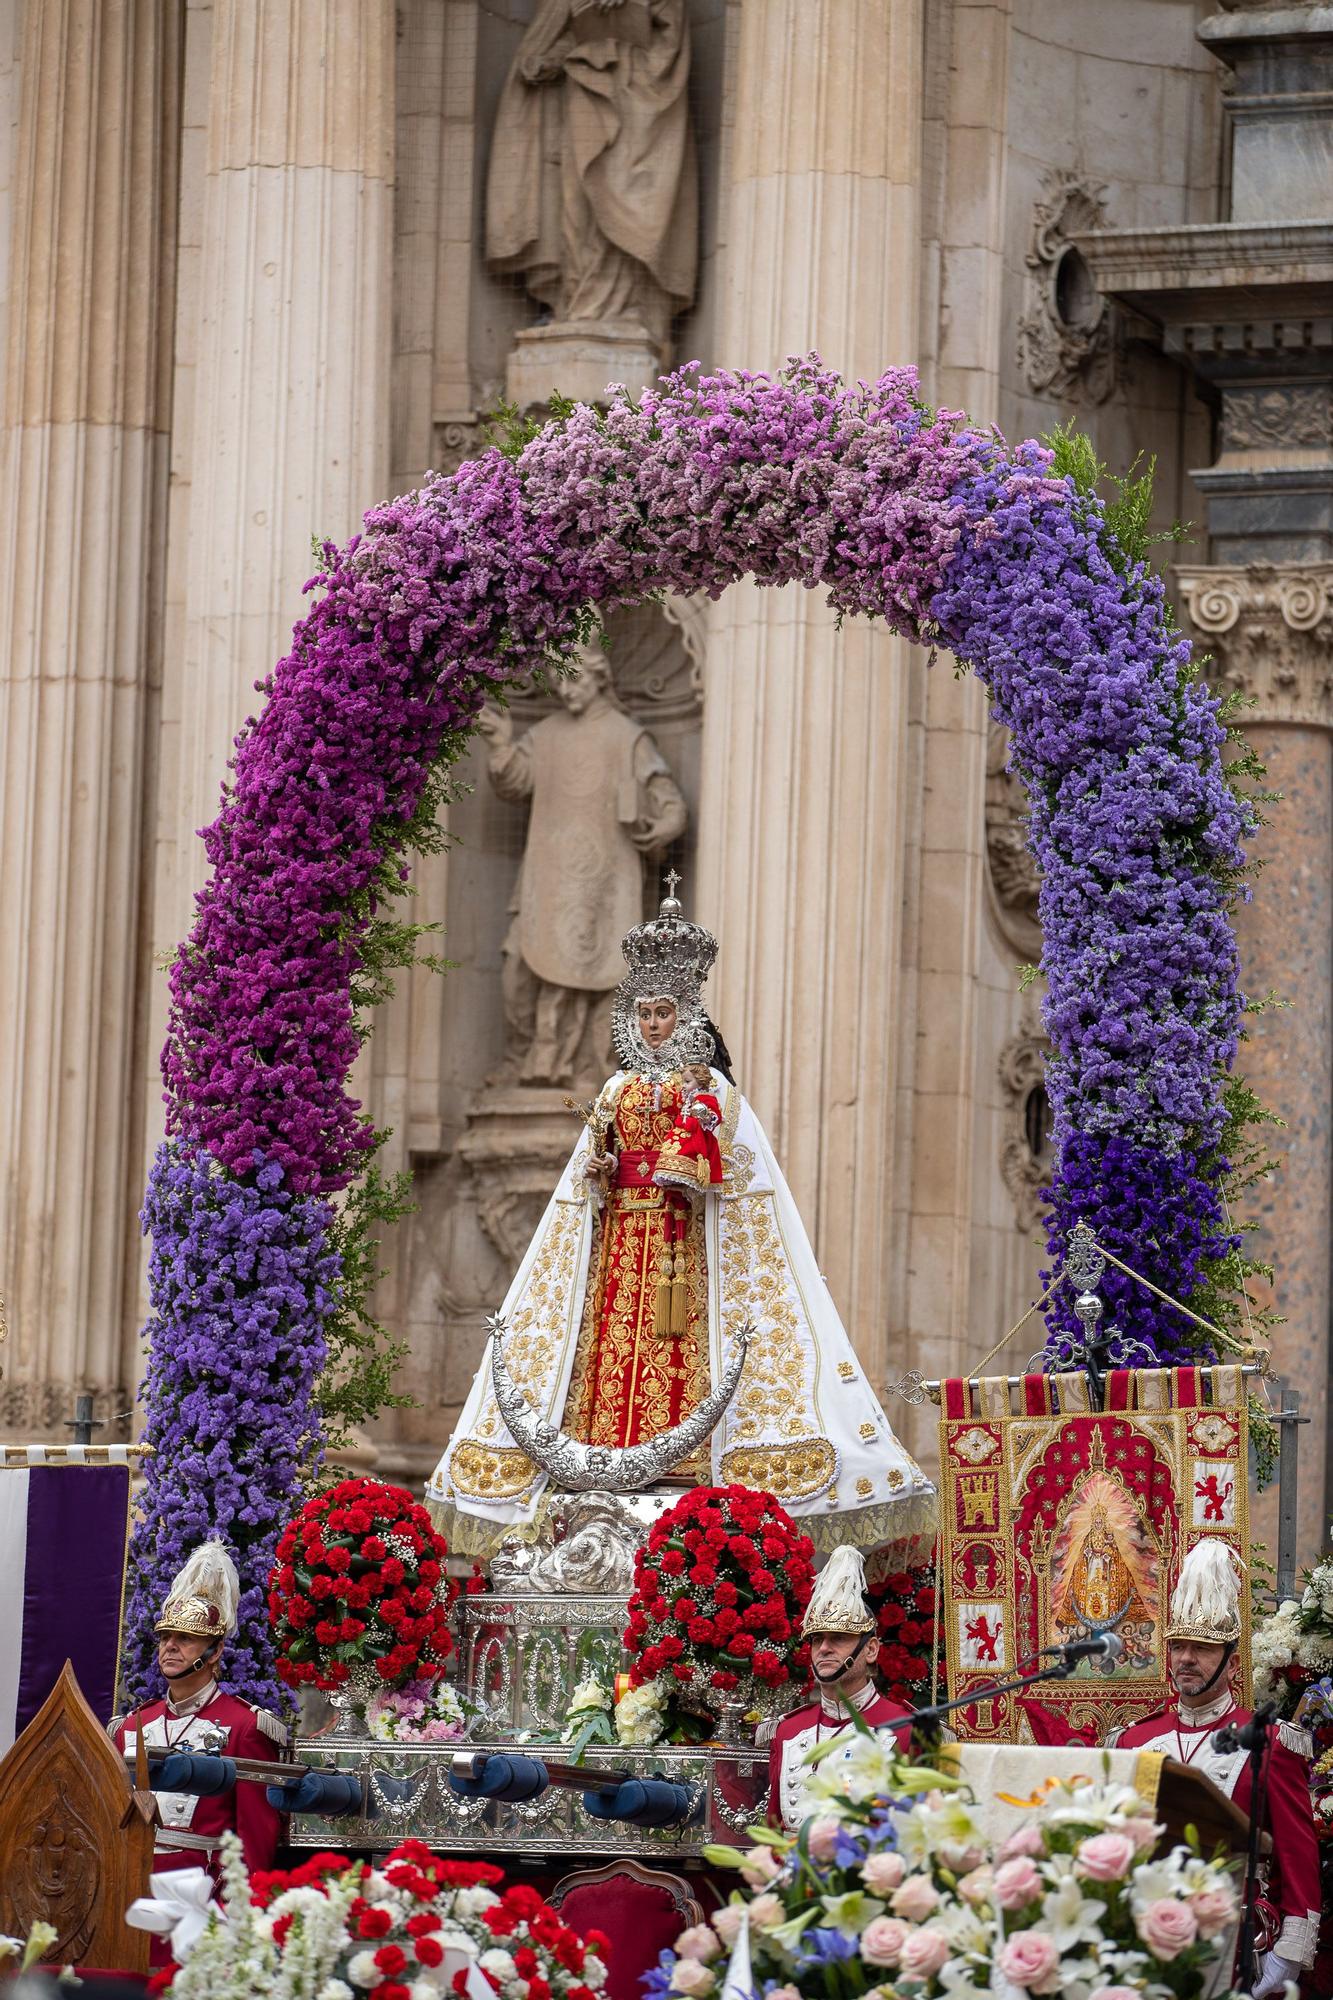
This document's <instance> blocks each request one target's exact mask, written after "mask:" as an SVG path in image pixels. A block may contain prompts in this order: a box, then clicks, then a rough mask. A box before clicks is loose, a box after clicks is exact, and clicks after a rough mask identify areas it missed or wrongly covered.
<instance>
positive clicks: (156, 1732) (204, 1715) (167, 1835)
mask: <svg viewBox="0 0 1333 2000" xmlns="http://www.w3.org/2000/svg"><path fill="white" fill-rule="evenodd" d="M186 1708H188V1710H189V1713H188V1714H187V1713H186V1712H185V1709H186ZM140 1728H142V1730H143V1733H144V1740H145V1742H146V1743H147V1745H148V1747H149V1748H150V1749H159V1748H169V1749H173V1750H177V1749H179V1750H195V1751H205V1752H211V1753H212V1754H214V1755H217V1756H222V1757H256V1758H262V1759H264V1760H265V1761H267V1762H269V1763H272V1762H274V1761H275V1760H276V1759H277V1758H278V1757H279V1755H280V1751H281V1745H282V1742H283V1740H284V1738H285V1734H286V1732H285V1731H284V1729H283V1727H282V1724H281V1723H280V1722H279V1721H278V1719H277V1717H276V1716H273V1715H270V1714H269V1713H268V1711H267V1710H266V1709H262V1708H256V1707H255V1706H254V1704H253V1702H248V1701H242V1700H241V1699H240V1697H239V1696H238V1695H234V1694H219V1693H218V1692H217V1691H216V1690H214V1691H213V1692H212V1693H211V1694H209V1693H208V1692H207V1690H206V1691H205V1699H204V1700H203V1701H202V1702H200V1703H198V1704H197V1705H196V1704H195V1703H193V1702H192V1703H187V1704H183V1705H182V1708H181V1709H179V1710H178V1709H174V1708H172V1707H171V1706H170V1705H169V1704H168V1703H167V1702H165V1701H150V1702H147V1703H145V1705H144V1706H143V1707H142V1708H138V1709H135V1710H134V1711H133V1713H131V1714H130V1715H127V1716H125V1717H124V1719H123V1720H122V1721H118V1722H116V1723H114V1724H113V1725H112V1733H113V1735H114V1737H115V1741H116V1744H117V1747H118V1748H120V1749H121V1750H127V1749H128V1750H132V1749H133V1748H134V1738H135V1734H136V1731H137V1730H139V1729H140ZM157 1802H158V1807H159V1809H160V1811H161V1814H162V1824H161V1826H160V1827H159V1828H158V1833H157V1844H156V1846H155V1847H154V1850H153V1870H154V1873H156V1874H161V1873H164V1872H165V1871H166V1870H167V1869H170V1868H208V1869H211V1870H212V1872H213V1874H214V1875H215V1876H216V1874H217V1863H218V1845H219V1843H220V1841H221V1839H222V1836H223V1834H224V1833H227V1832H233V1833H236V1834H238V1835H239V1836H240V1842H241V1847H242V1850H243V1851H244V1854H245V1865H246V1867H247V1868H248V1869H250V1870H251V1871H253V1870H254V1869H256V1868H271V1867H272V1866H273V1858H274V1855H275V1854H276V1853H277V1849H278V1839H279V1834H280V1829H281V1824H282V1819H281V1815H280V1814H279V1813H278V1812H277V1811H276V1810H275V1809H274V1807H272V1806H271V1805H270V1804H269V1802H268V1800H267V1799H266V1798H265V1796H264V1787H263V1786H262V1785H260V1784H255V1783H251V1782H248V1781H246V1780H242V1781H241V1782H239V1783H238V1784H237V1786H236V1788H235V1790H234V1791H231V1792H223V1793H221V1794H220V1795H219V1796H218V1797H217V1798H212V1799H196V1798H190V1797H188V1796H187V1795H186V1794H185V1793H183V1792H158V1794H157Z"/></svg>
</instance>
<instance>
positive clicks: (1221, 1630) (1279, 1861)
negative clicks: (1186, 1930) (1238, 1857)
mask: <svg viewBox="0 0 1333 2000" xmlns="http://www.w3.org/2000/svg"><path fill="white" fill-rule="evenodd" d="M1240 1634H1241V1619H1240V1577H1239V1576H1238V1574H1237V1572H1236V1567H1235V1564H1234V1562H1233V1561H1232V1557H1231V1551H1230V1549H1229V1548H1228V1547H1227V1545H1226V1543H1225V1542H1222V1541H1217V1540H1214V1539H1208V1538H1205V1539H1204V1540H1203V1541H1200V1542H1196V1543H1195V1545H1194V1547H1193V1548H1192V1549H1191V1550H1190V1551H1189V1554H1188V1555H1187V1556H1186V1557H1185V1560H1184V1562H1183V1563H1182V1564H1181V1567H1180V1576H1179V1579H1178V1581H1177V1583H1176V1588H1175V1591H1174V1593H1173V1595H1172V1598H1171V1622H1170V1624H1169V1625H1168V1626H1167V1632H1166V1639H1167V1647H1166V1657H1167V1670H1168V1672H1169V1673H1170V1675H1171V1680H1172V1683H1173V1684H1174V1686H1175V1690H1176V1701H1175V1704H1174V1706H1173V1707H1171V1708H1167V1709H1162V1710H1161V1711H1160V1712H1159V1713H1158V1714H1156V1715H1149V1716H1146V1717H1145V1718H1144V1720H1143V1721H1142V1722H1134V1723H1131V1724H1130V1726H1129V1727H1128V1728H1127V1729H1121V1730H1116V1731H1113V1732H1112V1734H1111V1735H1110V1736H1108V1737H1107V1739H1106V1745H1107V1748H1108V1749H1115V1748H1118V1749H1121V1750H1157V1751H1161V1752H1164V1753H1165V1755H1167V1756H1168V1757H1175V1758H1178V1759H1179V1761H1180V1762H1181V1763H1182V1764H1191V1765H1193V1767H1194V1769H1195V1770H1196V1771H1202V1772H1203V1773H1204V1775H1205V1776H1206V1777H1209V1778H1211V1779H1212V1781H1213V1783H1214V1784H1215V1785H1220V1787H1221V1788H1222V1790H1223V1791H1224V1792H1225V1793H1226V1794H1227V1796H1228V1798H1232V1799H1234V1800H1235V1801H1236V1804H1237V1805H1238V1806H1239V1807H1240V1808H1241V1811H1242V1812H1246V1813H1248V1812H1249V1810H1250V1758H1249V1753H1248V1751H1245V1750H1233V1751H1220V1750H1217V1749H1215V1748H1214V1747H1213V1735H1214V1733H1215V1731H1217V1730H1218V1729H1221V1728H1222V1727H1223V1725H1224V1724H1233V1725H1238V1724H1240V1723H1244V1722H1248V1721H1249V1720H1250V1714H1251V1711H1250V1710H1249V1709H1248V1708H1238V1707H1237V1705H1236V1700H1235V1695H1234V1693H1233V1691H1232V1679H1233V1676H1234V1673H1235V1668H1236V1647H1237V1645H1238V1644H1239V1642H1240ZM1310 1751H1311V1743H1310V1738H1309V1736H1308V1735H1307V1734H1306V1732H1305V1731H1304V1730H1302V1729H1296V1728H1293V1726H1292V1725H1291V1724H1290V1723H1288V1722H1280V1723H1278V1724H1277V1726H1276V1727H1275V1729H1274V1730H1273V1732H1272V1733H1271V1735H1270V1736H1269V1740H1268V1748H1267V1750H1266V1751H1265V1753H1264V1756H1265V1762H1264V1772H1263V1779H1262V1783H1261V1787H1260V1803H1259V1810H1260V1812H1261V1813H1262V1815H1263V1820H1264V1824H1265V1825H1266V1827H1267V1829H1268V1831H1269V1832H1270V1833H1271V1834H1272V1836H1273V1856H1272V1861H1271V1863H1270V1865H1269V1878H1268V1884H1267V1900H1268V1902H1269V1904H1270V1905H1271V1906H1272V1910H1273V1912H1274V1915H1275V1923H1274V1925H1273V1926H1272V1929H1273V1930H1274V1931H1275V1935H1273V1937H1272V1944H1271V1948H1270V1949H1268V1950H1267V1951H1266V1952H1264V1954H1263V1958H1262V1962H1261V1965H1260V1970H1259V1978H1258V1979H1257V1981H1256V1982H1255V1985H1254V1988H1253V1991H1254V1996H1255V2000H1261V1996H1263V1995H1265V1994H1271V1993H1281V1992H1282V1990H1283V1987H1284V1985H1285V1983H1286V1981H1287V1980H1289V1979H1290V1980H1297V1979H1299V1978H1300V1975H1301V1971H1302V1969H1303V1968H1305V1967H1308V1966H1310V1965H1311V1964H1312V1963H1313V1962H1314V1953H1315V1945H1316V1942H1317V1941H1318V1937H1319V1907H1320V1888H1319V1847H1318V1843H1317V1841H1316V1839H1315V1831H1314V1818H1313V1814H1312V1812H1311V1807H1310V1790H1309V1780H1308V1775H1307V1762H1308V1759H1309V1756H1310ZM1238 1977H1239V1978H1240V1983H1241V1985H1242V1986H1248V1985H1249V1980H1248V1978H1247V1977H1246V1976H1245V1968H1243V1967H1242V1968H1239V1970H1238Z"/></svg>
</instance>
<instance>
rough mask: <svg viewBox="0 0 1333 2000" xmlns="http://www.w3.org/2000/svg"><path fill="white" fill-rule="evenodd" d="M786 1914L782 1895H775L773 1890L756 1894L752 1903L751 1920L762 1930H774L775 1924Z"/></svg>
mask: <svg viewBox="0 0 1333 2000" xmlns="http://www.w3.org/2000/svg"><path fill="white" fill-rule="evenodd" d="M786 1914H787V1910H786V1906H785V1904H784V1903H783V1900H782V1898H781V1896H775V1895H774V1894H773V1893H772V1891H771V1890H768V1891H766V1892H765V1894H764V1895H762V1896H756V1897H755V1899H754V1901H753V1902H752V1903H751V1905H750V1922H751V1923H752V1924H754V1925H756V1926H757V1928H758V1929H759V1930H761V1931H768V1930H772V1928H773V1926H774V1924H780V1923H781V1922H782V1921H783V1919H784V1918H785V1917H786Z"/></svg>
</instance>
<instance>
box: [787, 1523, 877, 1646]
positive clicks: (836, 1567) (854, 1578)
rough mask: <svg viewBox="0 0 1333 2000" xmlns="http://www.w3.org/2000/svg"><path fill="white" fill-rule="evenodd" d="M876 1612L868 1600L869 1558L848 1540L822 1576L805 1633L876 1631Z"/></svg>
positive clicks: (807, 1612)
mask: <svg viewBox="0 0 1333 2000" xmlns="http://www.w3.org/2000/svg"><path fill="white" fill-rule="evenodd" d="M874 1630H875V1614H874V1613H873V1611H872V1610H871V1609H870V1606H869V1604H868V1603H867V1602H866V1559H865V1557H864V1556H863V1555H862V1554H861V1551H860V1549H852V1548H848V1546H847V1545H846V1543H845V1542H844V1543H843V1544H842V1545H841V1546H840V1547H838V1548H836V1549H834V1551H833V1554H832V1555H831V1556H830V1557H829V1559H828V1561H827V1562H826V1563H825V1565H824V1567H823V1569H822V1570H820V1572H819V1575H818V1576H817V1577H816V1578H815V1587H814V1590H813V1592H812V1593H811V1596H810V1602H809V1603H808V1604H807V1605H806V1607H805V1616H804V1618H803V1619H802V1620H801V1632H802V1635H803V1636H804V1637H805V1638H807V1639H808V1638H809V1637H810V1636H811V1634H812V1633H814V1632H873V1631H874Z"/></svg>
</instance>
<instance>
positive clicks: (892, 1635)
mask: <svg viewBox="0 0 1333 2000" xmlns="http://www.w3.org/2000/svg"><path fill="white" fill-rule="evenodd" d="M870 1600H871V1603H872V1604H873V1606H874V1610H875V1622H876V1625H877V1627H878V1630H879V1660H878V1662H877V1665H876V1672H877V1674H878V1676H879V1679H880V1682H881V1684H882V1686H883V1688H884V1692H885V1693H886V1694H891V1695H894V1696H896V1697H897V1699H898V1700H899V1701H901V1702H903V1703H905V1704H906V1705H907V1706H908V1707H909V1708H911V1707H915V1706H917V1705H918V1704H919V1703H920V1702H922V1701H927V1700H929V1698H930V1676H931V1662H932V1659H933V1656H934V1649H935V1565H934V1563H923V1564H922V1565H921V1566H920V1567H919V1568H917V1569H903V1570H895V1571H893V1573H892V1574H890V1575H888V1576H883V1577H880V1578H879V1579H878V1580H876V1581H874V1582H872V1584H871V1586H870Z"/></svg>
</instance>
